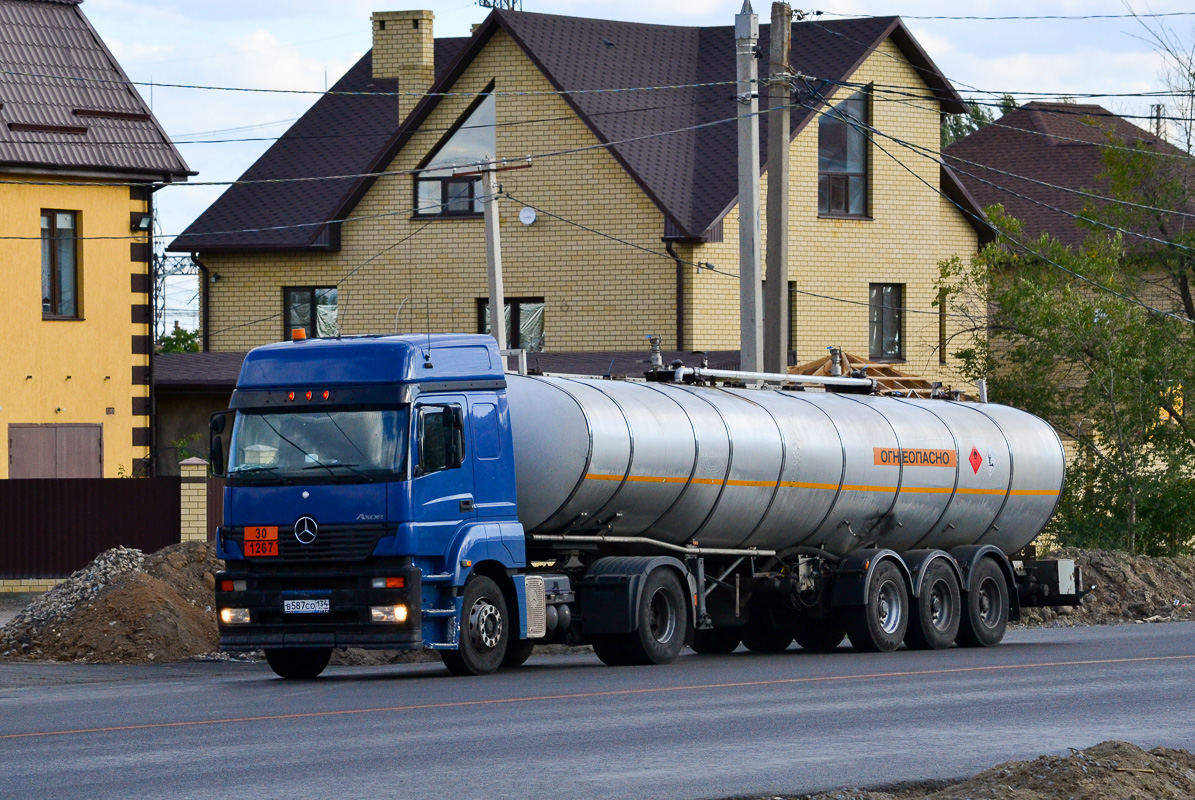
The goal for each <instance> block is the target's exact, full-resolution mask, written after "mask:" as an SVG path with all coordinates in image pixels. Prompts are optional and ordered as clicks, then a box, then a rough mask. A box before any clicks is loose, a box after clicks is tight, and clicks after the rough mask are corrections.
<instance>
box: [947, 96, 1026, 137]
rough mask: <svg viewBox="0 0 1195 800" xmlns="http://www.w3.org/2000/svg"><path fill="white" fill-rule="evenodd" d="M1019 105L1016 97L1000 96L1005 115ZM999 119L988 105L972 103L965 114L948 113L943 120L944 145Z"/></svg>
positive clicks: (1001, 112) (1002, 113)
mask: <svg viewBox="0 0 1195 800" xmlns="http://www.w3.org/2000/svg"><path fill="white" fill-rule="evenodd" d="M1016 107H1017V101H1016V98H1015V97H1013V96H1012V95H1011V94H1005V95H1004V96H1002V97H1001V98H1000V115H1001V116H1003V115H1005V114H1007V113H1008V112H1009V111H1012V110H1013V109H1015V108H1016ZM996 119H997V117H996V115H995V114H994V113H993V112H992V111H990V110H989V108H988V106H986V105H980V104H979V103H974V102H973V103H971V104H970V105H969V106H968V110H967V113H965V114H947V115H946V116H945V117H944V118H943V120H942V147H945V146H946V145H948V144H951V143H952V142H957V141H958V140H959V139H962V138H963V137H964V136H970V135H971V134H973V133H975V131H977V130H979V129H980V128H982V127H983V126H985V125H991V124H992V123H993V122H995V121H996Z"/></svg>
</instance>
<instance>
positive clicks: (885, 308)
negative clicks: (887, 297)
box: [867, 283, 906, 362]
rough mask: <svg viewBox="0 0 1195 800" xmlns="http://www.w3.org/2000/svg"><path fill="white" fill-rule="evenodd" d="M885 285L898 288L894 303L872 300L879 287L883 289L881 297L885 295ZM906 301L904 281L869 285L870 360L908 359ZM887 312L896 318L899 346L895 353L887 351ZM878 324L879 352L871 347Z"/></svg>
mask: <svg viewBox="0 0 1195 800" xmlns="http://www.w3.org/2000/svg"><path fill="white" fill-rule="evenodd" d="M885 287H890V288H893V289H895V290H896V292H895V294H896V297H895V303H894V304H892V305H889V304H886V303H884V302H883V301H881V302H880V304H878V305H877V304H876V303H875V302H874V301H873V300H872V294H873V293H874V292H875V290H876V289H877V288H878V289H881V297H882V295H883V292H882V290H883V288H885ZM904 303H905V284H903V283H869V284H868V285H867V310H868V322H867V357H868V360H870V361H874V362H899V361H905V360H906V358H905V329H904V323H905V321H904ZM885 312H891V313H892V315H893V317H894V318H895V326H894V327H895V330H896V342H897V348H896V350H897V352H896V354H895V355H889V354H886V353H885V347H884V331H885V329H886V328H887V327H888V326H887V324H886V322H887V319H886V317H887V314H886V313H885ZM877 325H878V326H879V332H880V335H879V340H880V352H879V353H878V354H877V353H876V352H875V351H874V350H872V347H871V343H872V341H874V339H875V338H876V337H875V336H874V333H873V332H874V331H875V329H876V326H877Z"/></svg>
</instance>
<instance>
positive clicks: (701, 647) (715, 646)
mask: <svg viewBox="0 0 1195 800" xmlns="http://www.w3.org/2000/svg"><path fill="white" fill-rule="evenodd" d="M742 636H743V629H742V628H709V629H708V630H704V631H693V644H691V645H689V646H690V647H692V648H693V652H695V653H701V654H702V655H706V656H724V655H726V654H727V653H733V652H734V651H735V650H736V649H737V648H738V646H739V642H741V641H742Z"/></svg>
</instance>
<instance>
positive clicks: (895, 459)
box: [507, 375, 1065, 554]
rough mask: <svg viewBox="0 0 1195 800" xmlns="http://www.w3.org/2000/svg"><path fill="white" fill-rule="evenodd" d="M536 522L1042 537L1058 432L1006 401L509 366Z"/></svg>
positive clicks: (656, 530)
mask: <svg viewBox="0 0 1195 800" xmlns="http://www.w3.org/2000/svg"><path fill="white" fill-rule="evenodd" d="M507 394H508V398H509V406H510V419H511V429H512V432H513V436H514V455H515V469H516V476H517V477H516V480H517V489H518V505H519V519H520V521H521V522H522V524H523V526H524V528H525V529H526V530H527V531H528V532H530V533H541V534H576V535H581V534H592V533H594V532H598V531H601V532H605V533H608V534H611V535H620V536H639V535H642V536H647V537H650V538H653V539H658V540H661V541H666V542H669V543H672V544H685V543H688V542H691V541H694V540H697V541H698V543H699V544H700V545H701V546H702V547H712V548H744V547H757V548H760V549H769V550H771V549H784V548H786V547H791V546H794V545H809V546H816V547H822V548H825V549H827V550H830V551H831V552H835V553H840V554H841V553H846V552H848V551H850V550H854V549H858V548H862V547H890V548H892V549H894V550H897V551H903V550H909V549H916V548H943V549H949V548H952V547H957V546H959V545H965V544H993V545H995V546H997V547H999V548H1000V549H1001V550H1002V551H1004V552H1005V553H1009V554H1011V553H1013V552H1015V551H1017V550H1019V549H1021V548H1022V547H1024V546H1025V545H1026V544H1028V543H1029V542H1031V541H1032V540H1033V539H1034V537H1036V536H1037V534H1038V533H1040V532H1041V529H1042V528H1043V527H1044V526H1045V524H1046V523H1047V522H1048V521H1049V519H1050V516H1051V515H1052V514H1053V513H1054V509H1055V508H1056V506H1057V504H1058V500H1059V497H1060V495H1061V492H1062V486H1063V480H1064V477H1065V460H1064V454H1063V449H1062V443H1061V441H1060V440H1059V439H1058V436H1057V434H1055V432H1054V430H1053V429H1052V428H1051V427H1050V426H1049V425H1047V424H1046V423H1045V422H1043V421H1042V420H1040V419H1038V418H1037V417H1034V416H1033V415H1031V414H1027V413H1025V412H1023V411H1018V410H1016V409H1013V408H1009V407H1007V406H999V405H992V404H977V403H959V402H953V401H948V400H913V399H905V398H893V397H876V396H863V395H849V394H830V393H823V392H793V391H778V390H770V389H716V388H709V387H697V386H686V385H682V384H664V383H637V382H636V383H632V382H628V381H604V380H587V379H577V378H547V377H529V376H519V375H508V376H507Z"/></svg>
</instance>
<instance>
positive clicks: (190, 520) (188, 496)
mask: <svg viewBox="0 0 1195 800" xmlns="http://www.w3.org/2000/svg"><path fill="white" fill-rule="evenodd" d="M178 470H179V473H180V474H181V475H182V484H181V487H182V488H181V489H180V491H181V495H182V496H181V498H180V499H181V503H180V504H179V505H180V508H181V511H182V519H181V521H180V525H179V529H180V531H181V536H180V537H179V538H180V539H181V540H182V541H184V542H206V541H207V462H206V461H204V460H203V459H202V458H188V459H187V460H186V461H183V462H182V463H180V464H179V465H178Z"/></svg>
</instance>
